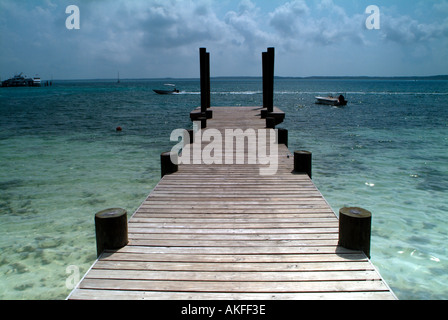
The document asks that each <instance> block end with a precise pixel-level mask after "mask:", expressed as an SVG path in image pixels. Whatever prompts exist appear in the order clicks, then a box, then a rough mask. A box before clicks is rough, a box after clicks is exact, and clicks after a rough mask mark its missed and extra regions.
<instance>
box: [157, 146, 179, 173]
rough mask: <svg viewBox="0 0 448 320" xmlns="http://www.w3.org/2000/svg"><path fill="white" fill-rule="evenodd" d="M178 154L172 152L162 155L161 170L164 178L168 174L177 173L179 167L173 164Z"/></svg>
mask: <svg viewBox="0 0 448 320" xmlns="http://www.w3.org/2000/svg"><path fill="white" fill-rule="evenodd" d="M176 157H177V154H173V153H172V152H163V153H162V154H161V155H160V169H161V174H162V178H163V176H165V175H167V174H171V173H174V172H177V170H178V165H177V164H176V163H173V161H172V160H171V159H172V158H176Z"/></svg>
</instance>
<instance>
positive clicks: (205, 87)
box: [199, 48, 210, 113]
mask: <svg viewBox="0 0 448 320" xmlns="http://www.w3.org/2000/svg"><path fill="white" fill-rule="evenodd" d="M206 50H207V49H206V48H199V67H200V76H201V113H206V112H207V108H210V53H209V52H207V51H206Z"/></svg>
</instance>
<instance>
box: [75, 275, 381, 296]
mask: <svg viewBox="0 0 448 320" xmlns="http://www.w3.org/2000/svg"><path fill="white" fill-rule="evenodd" d="M80 288H81V289H106V290H131V291H132V290H137V291H142V290H144V291H178V292H183V291H194V292H235V293H236V292H260V293H261V292H264V293H277V292H279V293H283V292H284V293H286V292H332V291H334V292H354V291H387V290H388V288H387V287H386V286H385V285H384V283H383V282H382V281H315V282H311V281H310V282H290V281H282V282H267V281H263V282H261V281H260V282H248V281H244V282H237V281H232V282H225V281H182V283H179V281H162V280H153V281H147V280H114V279H89V278H85V279H84V281H83V282H82V283H81V284H80Z"/></svg>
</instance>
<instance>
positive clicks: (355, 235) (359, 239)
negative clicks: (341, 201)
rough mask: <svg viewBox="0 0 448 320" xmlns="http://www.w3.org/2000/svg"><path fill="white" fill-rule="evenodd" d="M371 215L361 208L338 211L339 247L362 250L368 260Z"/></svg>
mask: <svg viewBox="0 0 448 320" xmlns="http://www.w3.org/2000/svg"><path fill="white" fill-rule="evenodd" d="M371 226H372V213H371V212H370V211H367V210H365V209H362V208H353V207H351V208H342V209H340V210H339V245H340V246H341V247H344V248H346V249H351V250H362V251H363V252H364V253H365V254H366V256H367V257H368V258H369V259H370V238H371V229H372V227H371Z"/></svg>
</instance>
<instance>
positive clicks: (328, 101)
mask: <svg viewBox="0 0 448 320" xmlns="http://www.w3.org/2000/svg"><path fill="white" fill-rule="evenodd" d="M316 103H317V104H325V105H329V106H345V105H347V100H345V98H344V96H343V95H342V94H341V95H340V96H339V97H337V98H335V97H332V96H328V97H316Z"/></svg>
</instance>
